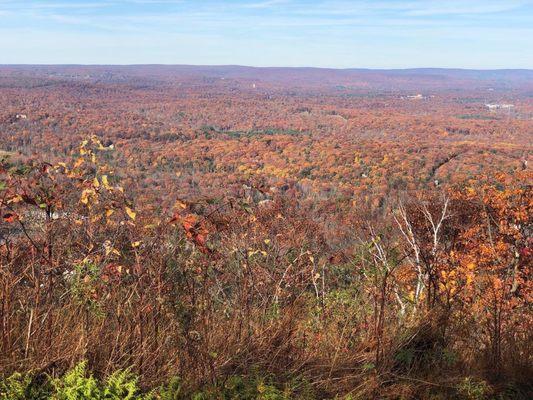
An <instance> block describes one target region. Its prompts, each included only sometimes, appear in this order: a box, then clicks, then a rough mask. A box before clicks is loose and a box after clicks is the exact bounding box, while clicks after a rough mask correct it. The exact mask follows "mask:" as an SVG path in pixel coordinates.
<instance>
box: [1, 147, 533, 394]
mask: <svg viewBox="0 0 533 400" xmlns="http://www.w3.org/2000/svg"><path fill="white" fill-rule="evenodd" d="M112 151H113V149H112V148H111V147H105V146H104V145H103V144H102V143H101V142H100V141H99V140H98V139H97V138H96V137H92V138H89V139H88V140H86V141H84V142H83V143H82V144H81V146H80V148H79V149H78V151H77V153H76V155H75V156H73V157H72V159H69V160H65V162H64V163H58V164H56V165H50V164H46V163H41V162H37V161H29V162H26V163H20V162H19V163H10V162H9V160H4V161H3V163H2V167H1V182H2V183H1V188H0V189H1V191H0V211H1V213H2V214H1V215H2V221H1V227H0V234H1V238H2V241H1V243H0V262H1V269H0V374H1V375H2V377H3V378H2V380H1V383H0V398H5V399H17V398H30V399H31V398H33V399H40V398H43V399H45V398H52V399H84V398H95V399H100V398H101V399H113V398H130V399H136V398H139V399H140V398H147V399H148V398H156V399H189V398H194V399H334V398H337V399H346V400H347V399H378V398H379V399H410V398H423V399H448V398H452V399H453V398H456V399H485V398H486V399H489V398H492V399H511V398H523V399H526V398H531V395H532V387H531V381H530V378H531V376H533V375H532V373H533V370H532V362H531V361H532V356H531V344H532V340H531V339H532V331H531V322H532V320H531V281H530V279H529V278H530V273H531V270H530V267H531V257H532V250H531V245H532V240H531V237H532V235H531V231H532V224H531V222H532V221H531V220H532V207H533V196H532V193H531V187H530V186H528V185H527V182H528V181H530V178H531V175H528V171H524V172H523V175H522V177H521V178H520V179H518V180H517V179H510V178H509V177H506V176H503V175H502V176H499V177H497V179H498V181H499V184H498V185H479V187H465V188H461V189H449V190H446V191H445V190H443V189H438V188H437V189H435V190H434V191H431V192H421V191H420V192H417V193H411V194H409V195H405V196H403V197H401V198H398V199H397V200H395V202H394V204H393V205H391V207H390V209H389V211H388V212H387V213H384V214H380V215H372V214H370V213H368V212H367V210H366V209H365V208H363V207H358V205H357V202H356V201H355V202H351V203H350V204H349V206H346V205H344V206H343V205H341V204H335V203H332V204H317V203H314V202H312V201H306V200H304V199H299V198H296V197H291V195H290V194H279V195H278V196H277V197H275V198H273V199H271V200H269V201H267V202H265V201H260V202H254V200H253V198H252V197H253V196H249V195H243V196H240V197H239V196H235V197H228V198H227V199H224V200H223V201H219V202H217V203H215V204H207V205H204V206H202V207H198V206H197V205H194V204H189V203H187V202H184V201H182V200H180V199H177V200H176V202H175V206H174V208H173V209H172V210H167V211H166V213H163V214H161V213H159V214H158V213H155V212H153V211H151V210H152V209H151V208H150V207H147V206H143V204H140V203H139V204H136V201H135V200H136V196H137V194H136V193H130V192H129V189H128V188H127V187H122V186H120V185H121V183H120V180H119V178H118V176H116V175H115V174H114V172H113V168H112V166H111V165H108V164H105V163H103V162H102V160H103V159H110V157H107V156H105V157H104V156H103V155H104V154H108V152H112ZM391 203H392V202H391Z"/></svg>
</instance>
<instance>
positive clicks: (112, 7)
mask: <svg viewBox="0 0 533 400" xmlns="http://www.w3.org/2000/svg"><path fill="white" fill-rule="evenodd" d="M14 63H17V64H18V63H39V64H63V63H76V64H146V63H161V64H203V65H212V64H239V65H254V66H315V67H337V68H350V67H361V68H408V67H458V68H484V69H486V68H533V0H471V1H470V0H439V1H433V0H425V1H421V0H407V1H400V0H361V1H359V0H351V1H348V0H313V1H311V0H249V1H245V0H227V1H224V0H219V1H215V0H40V1H38V0H18V1H15V0H0V64H14Z"/></svg>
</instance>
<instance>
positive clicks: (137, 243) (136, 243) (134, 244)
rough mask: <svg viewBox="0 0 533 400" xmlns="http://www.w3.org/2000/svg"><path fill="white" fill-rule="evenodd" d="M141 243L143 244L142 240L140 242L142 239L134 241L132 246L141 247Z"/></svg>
mask: <svg viewBox="0 0 533 400" xmlns="http://www.w3.org/2000/svg"><path fill="white" fill-rule="evenodd" d="M140 245H141V242H140V241H138V242H133V243H132V244H131V247H139V246H140Z"/></svg>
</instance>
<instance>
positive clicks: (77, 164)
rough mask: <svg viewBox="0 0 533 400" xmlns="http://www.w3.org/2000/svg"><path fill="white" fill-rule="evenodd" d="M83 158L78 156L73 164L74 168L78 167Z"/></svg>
mask: <svg viewBox="0 0 533 400" xmlns="http://www.w3.org/2000/svg"><path fill="white" fill-rule="evenodd" d="M84 161H85V160H84V159H83V158H78V160H77V161H76V163H75V164H74V168H78V167H79V166H80V165H81V164H83V162H84Z"/></svg>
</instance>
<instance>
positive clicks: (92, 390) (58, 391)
mask: <svg viewBox="0 0 533 400" xmlns="http://www.w3.org/2000/svg"><path fill="white" fill-rule="evenodd" d="M367 372H368V367H367ZM367 379H368V382H366V383H365V382H363V385H367V386H368V388H366V389H362V390H359V392H358V393H355V394H346V395H343V396H339V395H337V396H334V397H324V395H323V394H322V395H321V394H319V393H318V392H316V391H315V390H314V389H313V387H312V386H311V385H310V384H309V383H308V382H306V381H304V380H301V379H295V380H292V381H289V382H286V383H285V384H283V385H280V384H279V383H278V384H276V382H275V380H273V377H267V376H261V375H260V374H257V371H256V373H255V374H253V375H251V376H232V377H228V378H226V379H225V380H223V381H221V382H219V383H217V384H210V385H204V386H203V387H201V388H196V389H194V388H193V387H191V386H188V385H187V384H186V383H185V382H183V381H182V380H181V379H180V378H178V377H174V378H172V379H170V380H169V381H168V383H166V384H164V385H161V386H159V387H157V388H152V389H146V388H144V389H142V388H141V387H140V386H139V380H138V377H137V376H136V375H135V374H133V373H132V372H131V371H129V370H118V371H115V372H114V373H112V374H111V375H109V376H107V377H104V378H101V379H98V378H95V377H94V376H93V375H92V374H90V373H89V371H88V370H87V362H86V361H82V362H80V363H78V364H77V365H76V366H74V367H73V368H72V369H70V370H67V371H66V372H65V373H64V374H63V375H61V376H58V377H52V376H49V375H46V374H44V375H43V374H41V375H39V374H36V373H25V374H21V373H14V374H12V375H11V376H9V377H7V378H4V379H1V380H0V400H85V399H87V400H121V399H123V400H189V399H190V400H319V399H326V398H328V399H331V400H356V399H360V400H363V399H369V400H370V399H378V398H380V399H385V398H387V399H398V400H402V399H411V398H428V399H431V400H441V399H442V400H444V399H454V400H484V399H486V400H512V399H524V400H525V399H528V398H530V397H529V395H530V394H531V392H530V391H528V388H519V387H517V386H514V385H513V384H507V385H506V386H505V387H503V388H502V387H500V388H498V390H496V389H495V387H492V386H491V385H489V384H488V383H487V382H486V381H484V380H481V379H478V378H473V377H465V378H455V380H448V381H447V382H446V384H429V385H428V382H424V381H422V380H419V381H418V382H414V383H413V382H410V383H406V382H405V381H403V382H402V380H401V379H398V380H396V381H392V382H391V381H388V383H387V385H386V386H385V387H383V388H382V389H381V391H380V394H378V393H375V392H374V393H372V390H371V388H372V387H373V386H374V385H375V376H373V375H372V374H371V375H368V376H367ZM421 383H422V385H421ZM424 383H425V384H424ZM368 389H370V390H368ZM530 389H531V388H529V390H530Z"/></svg>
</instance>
